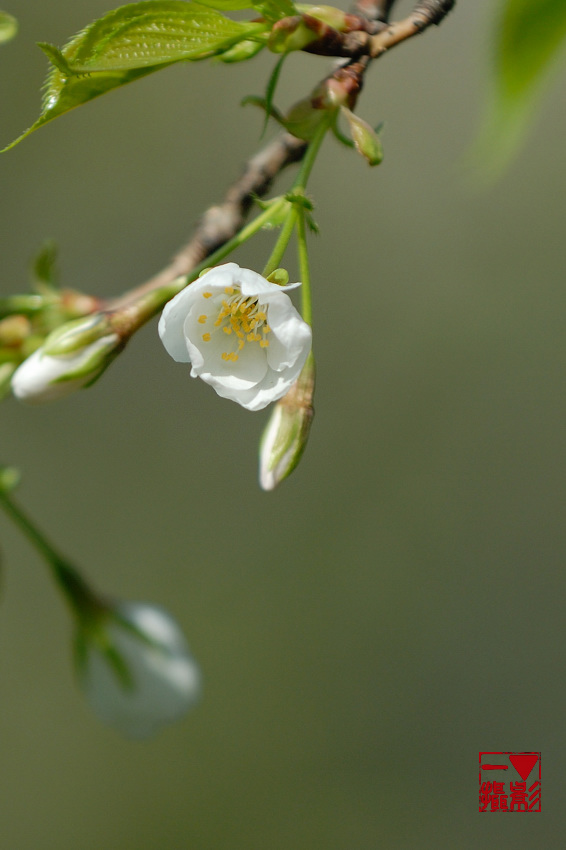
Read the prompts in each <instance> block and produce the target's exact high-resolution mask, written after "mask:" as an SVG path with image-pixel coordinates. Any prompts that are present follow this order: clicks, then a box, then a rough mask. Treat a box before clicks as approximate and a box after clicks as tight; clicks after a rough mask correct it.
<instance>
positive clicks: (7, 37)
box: [0, 12, 18, 44]
mask: <svg viewBox="0 0 566 850" xmlns="http://www.w3.org/2000/svg"><path fill="white" fill-rule="evenodd" d="M17 32H18V22H17V20H16V19H15V18H14V17H13V15H9V14H8V13H7V12H0V44H5V43H6V42H7V41H11V40H12V39H13V38H14V36H15V35H16V33H17Z"/></svg>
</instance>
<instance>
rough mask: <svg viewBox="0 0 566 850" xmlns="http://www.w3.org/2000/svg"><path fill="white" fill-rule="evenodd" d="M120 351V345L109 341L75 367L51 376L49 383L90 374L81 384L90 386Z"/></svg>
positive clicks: (77, 378)
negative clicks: (62, 373) (61, 373)
mask: <svg viewBox="0 0 566 850" xmlns="http://www.w3.org/2000/svg"><path fill="white" fill-rule="evenodd" d="M120 351H121V347H120V346H116V345H115V344H113V343H112V342H111V341H109V342H108V346H105V347H102V348H99V349H98V350H96V351H94V352H93V353H92V354H91V356H90V357H89V358H88V359H87V360H85V361H84V363H82V364H81V365H80V366H78V367H77V368H76V369H73V370H69V371H68V372H65V374H64V375H60V376H59V377H58V378H53V380H52V381H51V383H52V384H64V383H66V382H67V381H75V380H81V378H85V377H87V376H88V375H91V378H90V379H89V380H88V381H87V382H86V383H85V384H83V387H84V388H85V389H86V388H87V387H92V385H93V384H94V383H95V381H98V379H99V378H100V376H101V375H102V374H103V373H104V372H105V371H106V368H107V367H108V366H110V364H111V363H112V361H113V360H114V359H115V358H116V357H117V355H118V354H119V353H120Z"/></svg>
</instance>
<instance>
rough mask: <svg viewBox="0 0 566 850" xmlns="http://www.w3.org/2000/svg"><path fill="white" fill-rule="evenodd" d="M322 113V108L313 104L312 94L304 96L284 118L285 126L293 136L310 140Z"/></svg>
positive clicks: (318, 124) (322, 116) (321, 117)
mask: <svg viewBox="0 0 566 850" xmlns="http://www.w3.org/2000/svg"><path fill="white" fill-rule="evenodd" d="M324 115H325V110H324V109H316V108H315V107H314V106H313V103H312V96H311V97H306V98H305V99H304V100H300V101H299V102H298V103H296V104H295V105H294V106H292V107H291V109H290V110H289V112H288V113H287V115H286V116H285V119H284V123H285V127H286V129H287V130H288V131H289V133H291V134H292V135H293V136H297V138H298V139H304V140H305V141H306V142H310V140H311V139H312V137H313V136H314V134H315V133H316V131H317V129H318V127H319V126H320V122H321V121H322V120H323V118H324Z"/></svg>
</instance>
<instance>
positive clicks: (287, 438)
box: [259, 352, 315, 490]
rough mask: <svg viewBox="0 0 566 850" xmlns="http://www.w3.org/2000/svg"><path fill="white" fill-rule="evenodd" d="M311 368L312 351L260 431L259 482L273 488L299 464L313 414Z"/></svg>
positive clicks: (312, 363)
mask: <svg viewBox="0 0 566 850" xmlns="http://www.w3.org/2000/svg"><path fill="white" fill-rule="evenodd" d="M314 379H315V367H314V357H313V354H312V352H311V353H310V354H309V356H308V358H307V362H306V363H305V365H304V366H303V368H302V371H301V374H300V375H299V377H298V378H297V380H296V381H295V383H294V384H293V386H292V387H291V389H290V390H289V392H288V393H287V394H286V395H284V396H283V398H282V399H280V400H279V401H278V402H277V404H276V405H275V407H274V408H273V412H272V414H271V418H270V419H269V422H268V423H267V427H266V429H265V431H264V432H263V436H262V438H261V443H260V449H259V483H260V486H261V488H262V489H263V490H273V489H275V487H276V486H277V485H278V484H279V483H280V482H281V481H283V479H284V478H287V476H288V475H290V474H291V472H292V471H293V470H294V469H295V467H296V466H297V464H298V463H299V461H300V459H301V457H302V454H303V452H304V450H305V447H306V444H307V440H308V437H309V432H310V429H311V423H312V420H313V416H314V408H313V405H312V400H313V395H314Z"/></svg>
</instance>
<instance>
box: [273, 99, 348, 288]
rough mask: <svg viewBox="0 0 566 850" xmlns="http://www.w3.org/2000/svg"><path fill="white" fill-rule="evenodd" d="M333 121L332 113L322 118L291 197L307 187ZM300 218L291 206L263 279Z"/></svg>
mask: <svg viewBox="0 0 566 850" xmlns="http://www.w3.org/2000/svg"><path fill="white" fill-rule="evenodd" d="M333 120H334V113H332V112H328V113H327V114H326V115H324V116H323V118H322V120H321V122H320V124H319V125H318V127H317V129H316V132H315V134H314V136H313V138H312V139H311V141H310V144H309V146H308V148H307V150H306V153H305V155H304V157H303V160H302V162H301V167H300V168H299V171H298V174H297V176H296V178H295V182H294V183H293V186H292V189H291V192H290V193H289V195H292V194H293V192H296V193H297V194H299V193H300V194H304V192H305V189H306V187H307V182H308V179H309V177H310V173H311V171H312V169H313V165H314V163H315V161H316V157H317V154H318V152H319V150H320V146H321V145H322V142H323V139H324V137H325V135H326V133H327V131H328V129H329V127H330V125H331V123H332V121H333ZM302 217H303V216H302V213H301V212H300V211H299V210H298V209H297V205H296V204H293V206H292V207H291V209H290V210H289V212H288V213H287V218H286V220H285V223H284V225H283V228H282V230H281V233H280V234H279V238H278V239H277V242H276V243H275V247H274V248H273V251H272V252H271V256H270V257H269V259H268V261H267V263H266V264H265V268H264V270H263V272H262V274H263V276H264V277H267V276H268V275H269V274H271V272H273V271H275V269H276V268H278V267H279V264H280V263H281V260H282V259H283V255H284V254H285V251H286V250H287V245H288V244H289V242H290V240H291V236H292V235H293V230H294V229H295V225H296V224H297V222H299V221H300V219H301V218H302Z"/></svg>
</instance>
